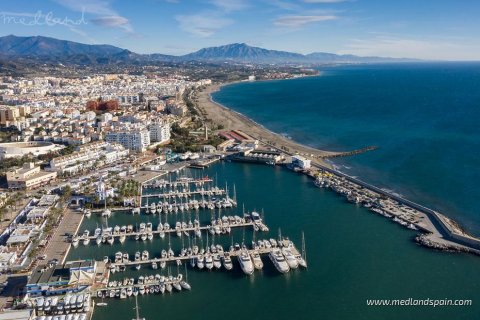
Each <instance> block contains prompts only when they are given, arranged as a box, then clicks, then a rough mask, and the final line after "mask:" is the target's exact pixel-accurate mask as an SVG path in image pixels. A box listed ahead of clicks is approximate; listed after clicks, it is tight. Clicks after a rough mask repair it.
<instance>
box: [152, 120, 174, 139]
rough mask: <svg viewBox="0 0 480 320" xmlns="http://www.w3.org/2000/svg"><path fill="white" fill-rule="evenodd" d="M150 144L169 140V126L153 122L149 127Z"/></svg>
mask: <svg viewBox="0 0 480 320" xmlns="http://www.w3.org/2000/svg"><path fill="white" fill-rule="evenodd" d="M149 131H150V141H151V142H166V141H168V140H170V124H169V123H162V122H154V123H151V124H150V126H149Z"/></svg>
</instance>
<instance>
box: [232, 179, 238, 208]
mask: <svg viewBox="0 0 480 320" xmlns="http://www.w3.org/2000/svg"><path fill="white" fill-rule="evenodd" d="M233 202H235V206H236V205H237V190H236V189H235V183H234V184H233Z"/></svg>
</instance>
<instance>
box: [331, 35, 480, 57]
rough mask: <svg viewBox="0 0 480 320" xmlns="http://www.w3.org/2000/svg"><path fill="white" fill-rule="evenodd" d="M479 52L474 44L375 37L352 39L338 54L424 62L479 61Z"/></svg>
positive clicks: (479, 49) (478, 47) (479, 48)
mask: <svg viewBox="0 0 480 320" xmlns="http://www.w3.org/2000/svg"><path fill="white" fill-rule="evenodd" d="M479 52H480V45H479V44H478V43H474V42H472V43H465V42H462V43H458V42H452V41H450V40H445V41H442V40H418V39H409V38H400V37H392V36H376V37H373V38H370V39H353V40H351V42H350V43H349V44H347V46H346V48H345V49H344V50H341V51H339V52H338V53H340V54H347V53H349V54H356V55H361V56H383V57H394V58H417V59H425V60H479V59H480V54H479Z"/></svg>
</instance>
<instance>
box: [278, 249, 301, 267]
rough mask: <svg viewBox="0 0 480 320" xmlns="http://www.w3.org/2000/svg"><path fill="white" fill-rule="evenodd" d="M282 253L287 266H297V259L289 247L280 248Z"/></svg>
mask: <svg viewBox="0 0 480 320" xmlns="http://www.w3.org/2000/svg"><path fill="white" fill-rule="evenodd" d="M282 254H283V256H284V257H285V260H286V261H287V263H288V266H289V267H290V268H292V269H296V268H298V260H297V258H295V256H294V255H293V253H292V251H291V250H290V249H289V248H282Z"/></svg>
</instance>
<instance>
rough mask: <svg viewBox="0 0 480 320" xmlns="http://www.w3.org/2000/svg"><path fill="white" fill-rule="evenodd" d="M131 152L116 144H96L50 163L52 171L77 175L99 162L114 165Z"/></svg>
mask: <svg viewBox="0 0 480 320" xmlns="http://www.w3.org/2000/svg"><path fill="white" fill-rule="evenodd" d="M128 154H129V151H128V150H125V148H124V147H123V146H122V145H120V144H116V143H107V142H94V143H90V144H86V145H83V146H81V147H79V149H78V151H77V152H75V153H72V154H70V155H67V156H63V157H57V158H54V159H52V160H51V161H50V168H49V170H50V171H57V172H58V173H76V172H78V171H80V170H82V169H86V168H90V167H92V166H93V165H94V164H95V162H96V161H97V160H102V161H103V162H104V163H105V164H109V163H114V162H116V161H118V160H120V159H123V158H125V157H126V156H128Z"/></svg>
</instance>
